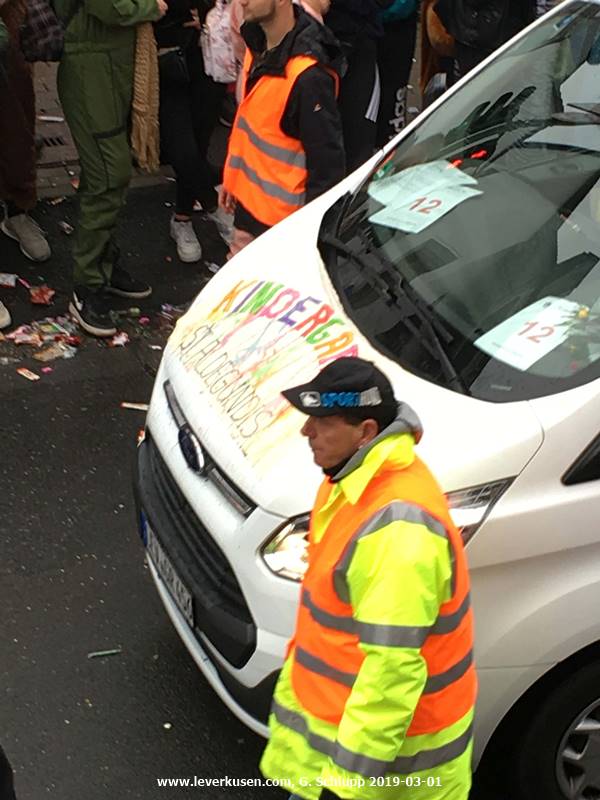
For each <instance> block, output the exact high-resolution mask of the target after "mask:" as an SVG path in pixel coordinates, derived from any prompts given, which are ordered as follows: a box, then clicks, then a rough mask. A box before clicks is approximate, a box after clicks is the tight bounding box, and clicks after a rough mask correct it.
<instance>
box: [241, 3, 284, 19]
mask: <svg viewBox="0 0 600 800" xmlns="http://www.w3.org/2000/svg"><path fill="white" fill-rule="evenodd" d="M240 5H241V7H242V10H243V12H244V22H258V23H259V24H260V23H261V22H269V21H270V20H271V19H273V17H274V16H275V14H276V13H277V5H278V3H277V0H240Z"/></svg>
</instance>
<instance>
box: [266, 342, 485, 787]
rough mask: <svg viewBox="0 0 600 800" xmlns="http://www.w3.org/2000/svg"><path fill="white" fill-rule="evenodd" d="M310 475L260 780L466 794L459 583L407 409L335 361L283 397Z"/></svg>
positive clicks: (469, 671)
mask: <svg viewBox="0 0 600 800" xmlns="http://www.w3.org/2000/svg"><path fill="white" fill-rule="evenodd" d="M283 395H284V396H285V397H286V398H287V400H288V401H289V402H290V403H291V404H292V405H293V406H295V407H296V408H297V409H299V410H300V411H301V412H302V413H304V414H306V415H308V418H307V420H306V422H305V423H304V427H303V428H302V434H303V435H304V436H306V437H307V438H308V442H309V445H310V447H311V450H312V452H313V456H314V460H315V462H316V463H317V464H318V465H319V466H320V467H321V468H322V470H323V472H324V473H325V479H324V481H323V483H322V484H321V487H320V489H319V492H318V495H317V499H316V503H315V507H314V509H313V512H312V515H311V520H310V530H309V536H308V556H307V558H308V566H307V569H306V573H305V574H304V578H303V581H302V587H301V594H300V606H299V610H298V616H297V622H296V630H295V633H294V636H293V638H292V640H291V642H290V645H289V648H288V654H287V659H286V661H285V664H284V667H283V669H282V672H281V675H280V678H279V681H278V683H277V687H276V689H275V694H274V698H273V704H272V709H271V715H270V719H269V725H270V730H271V738H270V740H269V743H268V745H267V747H266V750H265V753H264V755H263V758H262V761H261V770H262V772H263V774H264V775H265V776H266V777H268V778H270V779H274V780H278V781H280V782H283V781H285V782H286V783H285V784H283V783H281V784H280V785H286V786H290V787H291V790H292V791H293V794H292V798H305V800H335V798H350V799H353V798H356V799H357V800H467V797H468V794H469V789H470V786H471V751H472V737H473V733H472V730H473V714H474V705H475V697H476V691H477V678H476V674H475V667H474V664H473V617H472V610H471V605H470V599H469V575H468V570H467V562H466V558H465V553H464V550H463V544H462V540H461V536H460V533H459V531H458V530H457V529H456V527H455V526H454V524H453V522H452V519H451V517H450V514H449V511H448V506H447V503H446V499H445V497H444V494H443V493H442V491H441V489H440V487H439V486H438V484H437V482H436V481H435V479H434V477H433V476H432V474H431V473H430V471H429V470H428V468H427V467H426V465H425V464H424V463H423V462H422V461H421V459H420V458H419V457H418V456H417V455H416V453H415V445H416V444H417V443H418V442H419V440H420V438H421V435H422V428H421V423H420V421H419V419H418V417H417V415H416V414H415V412H414V411H413V410H412V409H411V408H410V407H409V406H408V405H407V404H406V403H403V402H398V401H397V400H396V398H395V397H394V392H393V389H392V386H391V384H390V382H389V380H388V379H387V377H386V376H385V375H384V374H383V373H382V372H381V371H380V370H379V369H377V368H376V367H375V366H374V365H373V364H371V363H370V362H368V361H364V360H363V359H360V358H340V359H338V360H336V361H333V362H332V363H331V364H329V365H327V366H326V367H325V368H324V369H323V370H322V371H321V372H320V373H319V374H318V375H317V376H316V378H314V380H313V381H311V382H310V383H307V384H304V385H302V386H296V387H295V388H292V389H288V390H286V391H284V392H283Z"/></svg>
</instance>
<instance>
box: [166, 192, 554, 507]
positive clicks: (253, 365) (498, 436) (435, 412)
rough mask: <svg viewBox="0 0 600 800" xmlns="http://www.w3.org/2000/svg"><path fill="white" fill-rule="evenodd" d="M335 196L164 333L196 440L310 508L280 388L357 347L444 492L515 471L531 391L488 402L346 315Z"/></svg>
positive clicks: (255, 489) (282, 499) (255, 491)
mask: <svg viewBox="0 0 600 800" xmlns="http://www.w3.org/2000/svg"><path fill="white" fill-rule="evenodd" d="M330 202H331V201H329V203H326V202H319V201H317V202H316V203H312V204H310V205H309V206H307V207H306V208H304V209H302V210H300V211H299V212H297V213H296V214H294V215H293V216H292V217H289V218H288V219H286V220H284V221H283V222H282V223H280V224H279V225H277V226H276V227H275V228H272V229H271V230H269V231H267V233H265V234H263V236H261V237H260V238H258V239H257V240H256V241H255V242H253V243H252V244H251V245H250V246H248V247H247V248H246V249H245V250H243V251H242V252H241V253H240V254H239V255H238V256H236V257H235V258H234V259H232V260H231V261H230V262H229V263H228V264H227V266H226V267H224V268H223V269H222V270H221V271H220V272H218V273H217V275H215V277H214V278H212V279H211V280H210V282H209V283H208V284H207V285H206V287H205V288H204V289H203V290H202V291H201V292H200V294H199V295H198V297H197V299H196V301H195V302H194V304H193V305H192V307H191V308H190V310H189V311H188V313H187V314H186V315H185V316H184V317H182V318H181V319H180V321H179V322H178V324H177V326H176V328H175V331H174V332H173V334H172V336H171V338H170V339H169V342H168V345H167V347H166V349H165V355H164V359H163V364H162V370H163V375H164V379H165V380H169V381H170V383H171V386H172V388H173V390H174V392H175V395H176V397H177V401H178V403H179V405H180V406H181V409H182V411H183V412H184V414H185V416H186V418H187V421H188V422H189V424H190V425H191V426H192V428H193V429H194V431H195V433H196V435H197V436H198V438H199V439H200V441H201V442H202V444H203V446H204V447H205V448H206V449H207V450H208V452H209V453H210V454H211V456H212V457H213V458H214V459H215V460H216V461H217V463H218V464H219V466H220V468H221V469H222V470H223V471H224V472H226V473H227V474H228V475H229V476H230V477H231V479H232V480H233V482H234V483H235V484H236V485H237V486H239V488H240V489H241V490H242V491H243V492H244V493H245V494H246V495H248V497H250V498H251V499H252V500H253V501H254V502H255V503H256V504H257V505H259V506H261V507H262V508H263V509H265V510H267V511H270V512H272V513H275V514H278V515H281V516H284V517H289V516H293V515H295V514H302V513H305V512H306V511H308V510H309V509H310V508H311V507H312V504H313V501H314V497H315V493H316V490H317V487H318V484H319V483H320V481H321V480H322V477H323V476H322V473H321V471H320V470H319V468H318V467H317V466H316V465H315V464H314V463H313V462H312V455H311V452H310V450H309V447H308V445H307V444H306V441H305V440H304V439H303V437H302V436H301V435H300V432H299V431H300V428H301V427H302V424H303V421H304V419H305V418H304V416H303V415H302V414H301V413H300V412H299V411H297V410H296V409H294V408H293V407H292V406H290V405H289V403H288V402H287V401H286V400H285V399H284V398H283V397H282V395H281V391H282V390H283V389H286V388H289V387H290V386H295V385H298V384H299V383H303V382H307V381H309V380H311V379H312V378H313V377H314V376H315V375H316V374H317V373H318V372H319V371H320V370H321V369H322V367H323V366H324V365H325V364H327V363H328V362H330V361H331V360H333V359H335V358H339V357H340V356H351V355H352V356H357V355H358V356H361V357H363V358H367V359H370V360H372V361H374V362H376V363H377V365H378V366H379V367H380V368H381V369H382V370H383V371H384V372H386V374H387V375H388V377H389V378H390V380H391V382H392V384H393V386H394V390H395V394H396V397H397V398H398V400H399V401H402V402H406V403H408V404H409V405H410V406H411V407H412V408H413V409H415V411H416V412H417V413H418V415H419V417H420V419H421V421H422V423H423V429H424V434H423V438H422V440H421V442H420V444H419V446H418V452H419V455H420V456H421V457H422V458H423V459H425V461H426V462H427V463H428V465H429V466H430V468H431V469H432V470H433V472H434V474H435V475H436V477H437V478H438V480H439V481H440V483H441V485H442V487H443V489H444V490H445V491H452V490H456V489H462V488H466V487H469V486H474V485H478V484H482V483H486V482H488V481H495V480H498V479H501V478H506V477H512V476H515V475H517V474H518V473H519V472H521V470H522V469H523V467H524V466H525V465H526V463H527V462H528V460H529V459H530V458H531V457H532V456H533V455H534V453H535V452H536V450H537V449H538V448H539V446H540V445H541V443H542V439H543V433H542V428H541V426H540V424H539V422H538V419H537V417H536V416H535V415H534V413H533V412H532V410H531V408H530V406H529V404H528V403H527V402H517V403H501V404H494V403H489V402H484V401H481V400H476V399H474V398H470V397H466V396H464V395H461V394H457V393H455V392H452V391H450V390H447V389H444V388H442V387H439V386H436V385H435V384H433V383H429V382H428V381H425V380H423V379H421V378H418V377H417V376H415V375H413V374H411V373H409V372H407V371H406V370H404V369H403V368H402V367H401V366H399V365H398V364H397V363H395V362H393V361H390V360H389V359H387V358H386V357H384V356H383V355H382V354H381V353H379V352H378V351H376V350H375V349H373V347H372V346H371V345H370V344H369V342H368V341H367V340H366V339H365V338H364V336H363V335H362V334H361V332H360V330H359V329H358V328H357V327H356V326H355V325H354V324H353V323H352V322H351V321H350V320H349V319H348V317H347V316H346V314H345V312H344V309H343V307H342V304H341V302H340V300H339V298H338V297H337V295H336V293H335V291H334V289H333V286H332V284H331V282H330V280H329V277H328V275H327V272H326V270H325V267H324V264H323V262H322V259H321V256H320V254H319V251H318V249H317V233H318V230H319V226H320V223H321V219H322V215H323V213H324V211H325V210H326V208H327V207H328V206H329V204H330Z"/></svg>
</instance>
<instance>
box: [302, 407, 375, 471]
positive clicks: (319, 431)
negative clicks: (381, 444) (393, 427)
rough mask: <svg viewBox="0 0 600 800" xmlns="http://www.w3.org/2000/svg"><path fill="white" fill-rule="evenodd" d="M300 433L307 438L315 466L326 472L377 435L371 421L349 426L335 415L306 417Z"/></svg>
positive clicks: (373, 422) (349, 424)
mask: <svg viewBox="0 0 600 800" xmlns="http://www.w3.org/2000/svg"><path fill="white" fill-rule="evenodd" d="M301 433H302V435H303V436H306V437H307V438H308V444H309V445H310V449H311V450H312V451H313V457H314V459H315V464H318V465H319V466H320V467H321V469H330V468H331V467H335V466H336V465H337V464H340V463H341V462H342V461H345V460H346V459H348V458H350V456H352V455H354V453H356V451H357V450H358V449H359V448H360V447H362V446H363V445H364V444H366V443H367V442H369V441H371V439H373V438H374V436H375V435H376V434H377V423H376V422H375V421H374V420H372V419H371V420H365V421H364V422H361V423H360V424H359V425H352V424H351V423H350V422H346V420H345V419H344V418H343V417H340V416H337V415H332V416H330V417H308V419H307V420H306V422H305V423H304V425H303V426H302V430H301Z"/></svg>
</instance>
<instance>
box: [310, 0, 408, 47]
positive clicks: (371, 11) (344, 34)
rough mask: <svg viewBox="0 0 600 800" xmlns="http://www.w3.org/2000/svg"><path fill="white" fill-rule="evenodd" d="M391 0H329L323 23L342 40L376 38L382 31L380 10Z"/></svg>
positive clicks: (351, 40)
mask: <svg viewBox="0 0 600 800" xmlns="http://www.w3.org/2000/svg"><path fill="white" fill-rule="evenodd" d="M392 2H393V0H331V7H330V9H329V11H328V12H327V16H326V17H325V24H326V25H327V27H328V28H331V30H332V31H333V32H334V34H335V35H336V36H337V37H338V39H339V40H340V41H342V42H348V43H351V42H353V41H354V40H355V39H357V38H358V37H362V36H367V37H369V38H373V39H374V38H377V37H379V36H381V34H382V33H383V27H382V25H381V12H382V11H383V9H385V8H387V7H388V6H390V5H391V4H392Z"/></svg>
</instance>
